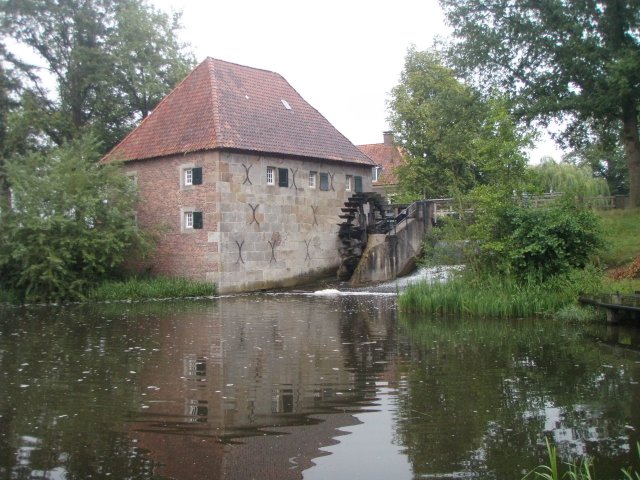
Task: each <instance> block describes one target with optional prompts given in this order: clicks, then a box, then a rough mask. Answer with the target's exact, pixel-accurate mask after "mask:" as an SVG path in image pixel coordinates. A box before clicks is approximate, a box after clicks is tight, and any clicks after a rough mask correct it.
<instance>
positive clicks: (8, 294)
mask: <svg viewBox="0 0 640 480" xmlns="http://www.w3.org/2000/svg"><path fill="white" fill-rule="evenodd" d="M216 294H217V288H216V285H215V284H212V283H209V282H200V281H195V280H189V279H186V278H129V279H126V280H117V281H116V280H113V281H108V282H103V283H101V284H100V285H98V286H97V287H95V288H94V289H92V290H90V291H89V292H87V295H86V297H85V300H86V301H91V302H108V301H139V300H151V299H165V298H191V297H211V296H214V295H216ZM3 303H4V304H12V305H15V304H19V303H21V302H20V299H19V297H18V295H17V294H16V293H15V292H12V291H7V290H0V304H3Z"/></svg>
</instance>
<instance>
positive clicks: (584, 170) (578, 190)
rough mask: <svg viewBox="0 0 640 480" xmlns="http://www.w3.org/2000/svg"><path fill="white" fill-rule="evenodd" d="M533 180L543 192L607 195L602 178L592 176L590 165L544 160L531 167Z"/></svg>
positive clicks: (605, 183) (584, 195) (605, 184)
mask: <svg viewBox="0 0 640 480" xmlns="http://www.w3.org/2000/svg"><path fill="white" fill-rule="evenodd" d="M531 170H532V172H533V177H532V178H533V182H534V184H535V185H536V186H538V187H539V188H540V189H541V190H542V191H543V192H545V193H565V194H567V195H572V196H582V197H596V196H600V195H604V196H607V195H609V186H608V185H607V182H606V180H605V179H603V178H601V177H600V178H599V177H594V174H593V170H592V169H591V167H589V166H587V165H584V166H577V165H573V164H571V163H565V162H561V163H556V162H554V161H553V160H549V161H545V162H542V163H540V164H539V165H535V166H533V167H531Z"/></svg>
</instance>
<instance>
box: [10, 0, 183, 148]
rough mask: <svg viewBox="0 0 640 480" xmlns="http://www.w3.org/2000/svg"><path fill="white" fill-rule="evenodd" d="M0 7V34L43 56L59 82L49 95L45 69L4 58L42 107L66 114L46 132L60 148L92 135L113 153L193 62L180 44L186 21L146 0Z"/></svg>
mask: <svg viewBox="0 0 640 480" xmlns="http://www.w3.org/2000/svg"><path fill="white" fill-rule="evenodd" d="M0 6H1V7H2V9H1V11H2V12H3V13H2V16H1V17H0V19H1V25H0V26H1V31H0V33H1V34H2V35H3V36H4V37H11V38H12V39H13V40H14V41H17V42H18V47H19V48H24V47H27V48H29V49H30V50H31V51H33V52H34V53H36V54H37V57H38V58H39V59H40V60H39V61H40V63H41V64H42V65H43V66H44V67H45V69H44V70H46V72H48V74H49V75H50V76H51V77H52V80H53V82H54V83H55V92H53V93H50V92H49V91H48V88H47V87H48V85H49V84H48V83H47V82H49V83H51V79H50V78H48V76H47V75H42V74H41V72H42V70H43V69H41V68H38V67H36V66H35V65H31V64H27V63H25V62H24V61H21V60H20V59H19V56H18V55H17V54H16V53H11V52H7V53H8V54H6V55H4V56H3V58H4V60H5V62H7V63H10V64H12V65H15V66H16V69H17V70H19V71H20V72H21V73H22V77H23V83H24V84H25V85H26V86H27V87H28V89H29V90H30V91H31V93H32V96H37V97H39V98H40V102H39V103H40V104H42V105H47V110H48V111H51V110H54V111H56V112H60V113H61V114H62V115H61V118H62V119H64V120H65V121H64V122H63V123H56V124H55V127H56V130H55V132H51V131H49V132H44V133H46V134H47V135H51V134H53V138H52V140H53V142H54V143H56V144H58V145H60V144H61V143H62V142H64V141H68V140H70V139H72V138H75V137H77V136H78V135H80V134H81V133H83V132H84V131H86V130H88V129H92V130H94V132H95V134H96V135H97V136H98V138H99V139H100V140H102V142H103V146H104V148H105V150H107V149H109V148H110V147H111V146H113V145H114V144H115V143H117V142H118V141H119V140H120V139H121V138H122V136H123V135H124V134H125V133H126V132H127V131H128V130H129V129H130V128H131V125H132V124H133V123H134V122H136V121H138V120H139V119H140V118H142V117H144V116H146V115H147V114H148V113H149V111H150V110H151V109H152V108H153V107H155V105H156V104H157V103H158V102H159V101H160V99H161V98H162V97H163V96H164V95H165V94H166V93H167V92H168V91H169V90H170V89H171V88H172V87H173V86H174V85H175V84H176V83H177V82H178V81H179V80H180V79H181V78H182V77H184V75H186V74H187V73H188V71H189V70H190V69H191V66H192V64H193V59H192V57H191V55H190V54H188V53H185V51H184V47H183V45H182V44H181V43H180V42H179V41H178V40H177V36H176V35H177V30H178V29H179V28H180V23H179V20H180V17H179V15H174V16H173V17H169V16H168V15H166V14H164V13H162V12H159V11H157V10H155V9H154V8H152V7H150V6H148V5H147V3H145V2H144V0H0ZM19 48H18V49H16V51H19ZM51 126H53V125H52V124H50V125H49V127H51ZM50 130H52V129H51V128H50Z"/></svg>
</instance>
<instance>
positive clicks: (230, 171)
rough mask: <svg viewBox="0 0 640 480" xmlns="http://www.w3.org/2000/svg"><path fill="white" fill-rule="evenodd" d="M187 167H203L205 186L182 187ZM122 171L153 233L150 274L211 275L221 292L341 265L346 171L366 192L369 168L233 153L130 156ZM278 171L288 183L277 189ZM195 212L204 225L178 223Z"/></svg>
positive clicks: (298, 278) (286, 281) (294, 279)
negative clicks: (312, 179)
mask: <svg viewBox="0 0 640 480" xmlns="http://www.w3.org/2000/svg"><path fill="white" fill-rule="evenodd" d="M191 167H202V172H203V176H202V179H203V182H202V185H194V186H191V187H186V186H184V185H183V181H182V180H181V178H183V175H182V172H183V170H184V168H191ZM268 167H272V168H273V171H274V175H275V176H274V179H273V180H274V184H273V185H269V184H268V183H267V168H268ZM127 169H128V170H129V172H130V173H131V174H135V176H136V178H137V182H138V186H139V190H140V196H141V202H140V205H139V211H138V223H139V225H140V226H141V227H142V228H145V229H148V230H150V231H153V232H155V233H156V235H157V238H158V244H157V250H156V252H155V253H154V255H153V256H152V258H151V260H150V264H151V272H152V273H154V274H159V275H169V276H185V277H189V278H194V279H207V280H210V281H212V282H215V283H216V284H217V285H218V289H219V291H220V292H221V293H224V292H238V291H251V290H260V289H269V288H276V287H285V286H293V285H296V284H300V283H304V282H306V281H309V280H311V279H313V278H314V277H318V276H323V275H326V274H328V273H331V272H332V271H335V270H337V267H338V264H339V260H340V259H339V255H338V250H337V248H338V237H337V231H338V226H337V224H338V223H340V221H341V220H340V219H339V217H338V215H339V214H340V213H341V211H340V208H341V207H342V206H343V205H344V202H345V201H346V200H347V199H348V198H349V197H350V196H351V195H352V194H353V193H354V192H353V191H347V190H346V185H345V181H346V176H347V175H350V176H352V177H355V176H361V177H362V178H363V189H364V190H365V191H369V190H370V189H371V168H370V167H369V166H361V165H357V164H353V165H352V164H342V163H336V162H327V161H313V160H299V159H289V158H277V157H266V156H259V155H248V154H239V153H233V152H207V153H194V154H188V155H180V156H175V157H169V158H165V159H155V160H146V161H136V162H130V163H128V164H127ZM284 171H286V172H287V177H288V178H287V180H288V181H287V183H286V186H280V182H279V178H278V175H282V174H283V172H284ZM311 171H313V172H316V173H317V178H316V186H315V188H311V187H310V186H309V174H310V172H311ZM321 173H325V174H327V177H328V179H329V182H328V189H327V190H322V189H321V185H320V174H321ZM325 178H326V177H325ZM351 185H352V189H353V188H354V182H353V179H352V182H351ZM191 210H193V211H201V212H202V214H203V215H202V216H203V228H202V229H187V228H185V227H184V225H183V219H184V212H185V211H191Z"/></svg>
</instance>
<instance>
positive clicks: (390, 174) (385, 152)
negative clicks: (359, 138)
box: [358, 143, 404, 185]
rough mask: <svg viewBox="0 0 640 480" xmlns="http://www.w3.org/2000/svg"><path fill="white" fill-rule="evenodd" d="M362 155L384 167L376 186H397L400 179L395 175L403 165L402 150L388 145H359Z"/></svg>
mask: <svg viewBox="0 0 640 480" xmlns="http://www.w3.org/2000/svg"><path fill="white" fill-rule="evenodd" d="M358 148H359V149H360V151H361V152H362V153H364V154H365V155H367V156H368V157H369V158H371V159H372V160H373V162H374V163H375V164H376V165H379V166H381V167H382V173H381V174H380V175H379V176H378V181H377V182H375V183H374V185H397V184H398V178H397V176H396V173H395V169H396V167H398V166H399V165H402V163H403V161H404V160H403V155H402V148H401V147H399V146H397V145H389V144H388V143H372V144H369V145H358Z"/></svg>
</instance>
